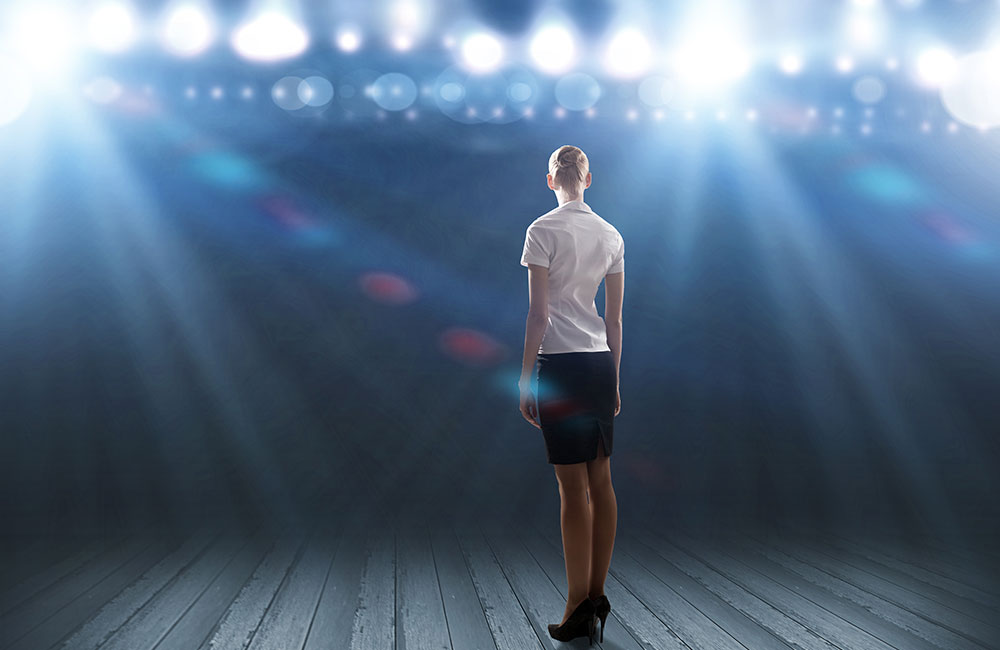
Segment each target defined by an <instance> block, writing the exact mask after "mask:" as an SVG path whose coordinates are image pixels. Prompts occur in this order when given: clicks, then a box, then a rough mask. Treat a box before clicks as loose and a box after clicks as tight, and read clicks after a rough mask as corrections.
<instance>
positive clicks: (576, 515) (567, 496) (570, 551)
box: [553, 463, 593, 624]
mask: <svg viewBox="0 0 1000 650" xmlns="http://www.w3.org/2000/svg"><path fill="white" fill-rule="evenodd" d="M553 467H554V468H555V472H556V478H557V479H558V480H559V497H560V500H561V506H560V512H559V514H560V523H561V525H562V538H563V557H564V558H565V560H566V584H567V591H568V592H569V594H568V599H567V602H566V611H565V613H564V614H563V618H562V621H560V624H561V623H565V622H566V619H567V618H569V615H570V614H572V613H573V610H574V609H576V607H577V605H579V604H580V603H581V602H583V601H584V600H586V598H587V591H588V589H589V584H590V575H591V571H590V553H591V546H592V540H591V534H592V531H593V526H592V522H591V516H590V505H589V504H588V503H587V486H588V481H587V465H586V463H573V464H571V465H553Z"/></svg>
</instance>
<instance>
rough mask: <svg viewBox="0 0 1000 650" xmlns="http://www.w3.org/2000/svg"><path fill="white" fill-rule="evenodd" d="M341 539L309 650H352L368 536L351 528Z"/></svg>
mask: <svg viewBox="0 0 1000 650" xmlns="http://www.w3.org/2000/svg"><path fill="white" fill-rule="evenodd" d="M338 535H339V538H340V540H339V542H338V544H337V550H336V552H335V553H334V555H333V561H332V563H331V565H330V570H329V571H328V573H327V578H326V584H325V585H324V587H323V593H322V594H321V595H320V599H319V604H318V605H317V606H316V613H315V615H314V616H313V623H312V628H311V629H310V630H309V636H308V637H307V638H306V645H305V650H334V649H336V648H350V647H351V638H352V636H353V631H354V616H355V612H356V611H357V606H358V600H359V598H360V593H361V577H362V574H363V572H364V570H365V560H366V554H367V552H368V548H367V543H368V535H367V534H365V533H362V532H359V531H356V530H354V529H353V528H350V527H348V528H345V529H343V530H340V531H338Z"/></svg>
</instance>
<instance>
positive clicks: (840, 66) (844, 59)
mask: <svg viewBox="0 0 1000 650" xmlns="http://www.w3.org/2000/svg"><path fill="white" fill-rule="evenodd" d="M833 65H834V67H836V68H837V72H840V73H843V74H847V73H848V72H850V71H851V70H853V69H854V59H852V58H851V57H850V56H848V55H846V54H841V55H840V56H838V57H837V59H836V60H835V61H834V63H833Z"/></svg>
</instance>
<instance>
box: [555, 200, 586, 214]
mask: <svg viewBox="0 0 1000 650" xmlns="http://www.w3.org/2000/svg"><path fill="white" fill-rule="evenodd" d="M559 207H561V208H576V209H578V210H586V211H587V212H593V210H591V209H590V206H589V205H587V204H586V203H584V202H583V201H566V202H565V203H563V204H562V205H561V206H559Z"/></svg>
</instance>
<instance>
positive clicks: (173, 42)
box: [161, 4, 215, 57]
mask: <svg viewBox="0 0 1000 650" xmlns="http://www.w3.org/2000/svg"><path fill="white" fill-rule="evenodd" d="M161 38H162V39H163V44H164V46H165V47H166V48H167V49H168V50H169V51H170V52H172V53H173V54H176V55H178V56H184V57H190V56H195V55H197V54H201V53H202V52H204V51H205V50H207V49H208V47H209V46H210V45H211V44H212V42H213V41H214V40H215V23H214V22H213V21H212V19H211V18H210V17H209V15H208V13H206V12H205V11H204V10H203V9H202V8H201V7H198V6H197V5H193V4H185V5H180V6H177V7H175V8H174V9H172V10H171V11H170V12H169V13H168V14H167V17H166V20H165V21H164V23H163V28H162V32H161Z"/></svg>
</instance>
